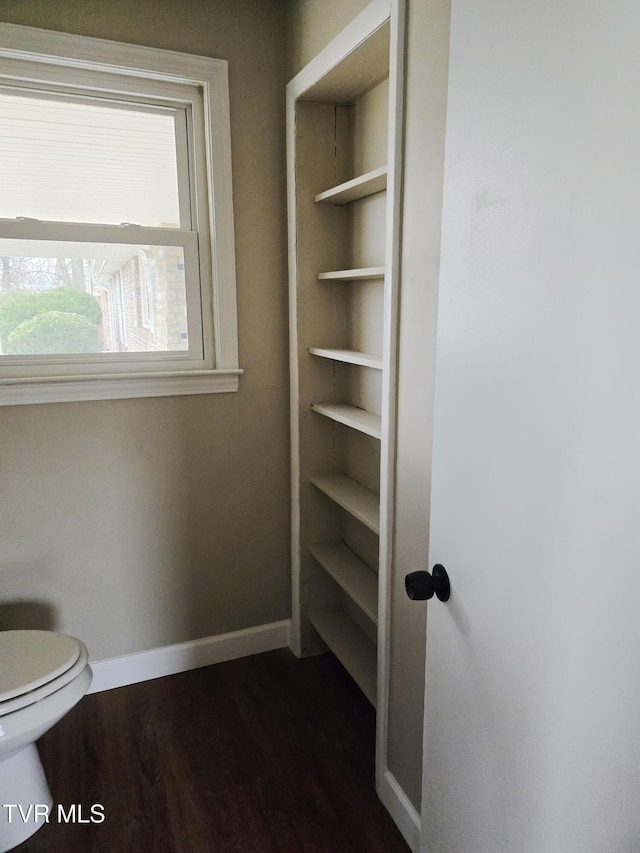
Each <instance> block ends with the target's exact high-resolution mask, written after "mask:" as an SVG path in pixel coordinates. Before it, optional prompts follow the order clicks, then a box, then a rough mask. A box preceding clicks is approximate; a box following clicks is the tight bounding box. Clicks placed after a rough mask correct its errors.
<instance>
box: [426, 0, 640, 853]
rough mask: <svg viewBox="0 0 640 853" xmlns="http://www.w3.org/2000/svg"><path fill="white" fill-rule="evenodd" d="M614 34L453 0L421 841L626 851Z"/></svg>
mask: <svg viewBox="0 0 640 853" xmlns="http://www.w3.org/2000/svg"><path fill="white" fill-rule="evenodd" d="M638 44H640V4H638V3H637V2H636V0H628V1H625V0H614V2H605V0H589V2H585V0H563V2H561V3H558V2H557V0H540V2H536V3H531V2H530V0H453V9H452V19H451V44H450V69H449V98H448V112H447V141H446V157H445V186H444V212H443V238H442V266H441V280H440V295H439V313H438V345H437V370H436V397H435V427H434V430H435V432H434V459H433V485H432V512H431V539H430V563H431V565H433V564H434V563H443V564H444V565H445V566H446V568H447V571H448V573H449V576H450V579H451V584H452V596H451V599H450V600H449V601H448V602H447V603H441V602H439V601H437V600H436V599H433V601H432V602H430V603H429V605H428V617H427V622H428V627H427V666H426V692H425V697H426V704H425V746H424V775H423V809H422V845H421V849H422V850H423V851H425V853H426V851H429V853H433V851H448V853H462V851H468V853H483V852H484V853H498V851H506V852H507V853H533V852H534V851H535V853H556V851H558V853H560V851H562V853H589V851H603V852H604V851H607V853H609V851H611V852H612V853H613V851H615V853H618V852H619V851H637V850H640V724H639V723H640V676H639V674H640V156H639V152H640V51H638Z"/></svg>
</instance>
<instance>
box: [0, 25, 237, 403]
mask: <svg viewBox="0 0 640 853" xmlns="http://www.w3.org/2000/svg"><path fill="white" fill-rule="evenodd" d="M0 58H2V59H3V60H4V61H3V65H2V72H1V73H0V82H8V81H11V82H12V83H13V84H20V85H24V86H25V87H27V88H32V87H34V86H37V87H38V88H40V89H45V90H46V88H47V86H48V85H49V86H52V87H53V86H54V85H55V86H57V87H58V88H60V87H64V89H65V90H67V89H69V90H71V91H76V92H78V93H79V94H84V93H87V94H88V96H90V95H91V92H95V91H96V89H100V88H101V89H102V90H103V91H104V92H105V93H111V92H113V93H114V98H115V99H118V98H121V99H128V100H129V102H131V103H135V102H136V98H138V99H139V101H138V102H139V103H144V101H145V99H147V100H148V99H149V98H153V99H160V100H161V101H164V102H166V103H170V102H179V103H180V104H185V105H187V109H188V110H190V113H189V114H190V117H191V131H190V132H192V137H191V139H190V144H191V153H192V154H193V156H192V157H190V158H189V168H190V169H191V170H194V171H195V174H194V175H192V178H191V179H192V186H193V187H195V198H192V200H191V206H192V211H191V212H192V219H194V220H196V221H197V227H198V231H197V232H196V231H191V232H189V231H187V230H185V229H184V227H182V228H181V229H180V230H179V231H178V230H174V229H168V228H167V229H165V228H162V229H161V228H145V227H143V226H135V225H132V226H128V225H122V226H112V225H96V226H94V225H88V224H85V223H80V224H74V223H45V222H39V221H35V222H33V221H28V220H27V221H20V220H3V221H2V235H3V236H12V237H15V238H27V239H38V238H40V239H41V238H42V235H43V234H44V235H45V236H46V235H49V236H48V239H56V236H58V237H60V238H61V239H65V240H69V235H71V234H77V235H79V237H81V238H82V239H83V240H89V241H93V240H94V239H96V238H100V239H101V240H102V241H106V242H113V243H118V242H123V243H130V244H132V245H133V244H134V243H135V242H140V243H142V242H145V238H146V237H148V238H149V242H150V243H152V244H153V243H154V241H155V244H159V245H162V244H165V245H184V246H185V263H188V262H189V261H187V255H188V254H189V257H190V262H191V263H193V262H194V255H193V253H192V252H193V240H192V238H191V237H189V240H187V238H186V237H185V235H195V240H196V246H197V247H198V248H197V249H196V251H197V258H198V260H197V263H198V265H199V275H200V295H199V298H200V311H201V316H202V335H201V340H200V341H199V342H198V341H196V343H197V346H196V349H197V348H198V347H199V353H198V354H196V356H195V358H194V349H193V347H192V346H191V341H190V350H189V351H188V352H186V354H183V353H178V354H176V353H169V354H166V353H157V354H150V353H145V354H144V357H143V358H140V359H137V358H136V357H135V356H136V354H135V353H129V354H127V355H128V356H133V357H132V358H127V359H126V360H124V359H122V358H120V359H119V358H110V355H112V354H109V353H105V354H101V355H100V357H99V358H98V359H96V356H95V355H94V356H92V357H91V358H87V359H84V358H81V357H80V358H78V357H74V358H73V362H72V363H73V364H75V365H77V370H74V372H72V373H70V372H69V364H70V363H71V362H70V359H69V357H68V356H62V357H56V356H32V357H28V358H17V359H16V358H14V359H13V363H12V364H11V365H10V364H9V360H10V359H11V358H12V357H9V356H4V357H2V358H0V362H1V366H2V369H1V372H0V405H15V404H18V403H40V402H55V401H58V402H63V401H76V400H93V399H117V398H126V397H150V396H173V395H182V394H202V393H220V392H227V391H236V390H237V389H238V378H239V375H240V374H241V373H242V371H241V370H240V368H239V365H238V342H237V312H236V287H235V239H234V229H233V200H232V179H231V137H230V115H229V86H228V65H227V62H226V61H225V60H220V59H213V58H208V57H200V56H192V55H190V54H183V53H177V52H174V51H167V50H160V49H156V48H149V47H140V46H134V45H128V44H124V43H121V42H112V41H106V40H103V39H94V38H88V37H82V36H73V35H69V34H66V33H57V32H52V31H47V30H38V29H34V28H31V27H22V26H18V25H15V24H4V23H0ZM52 91H53V88H52ZM194 92H197V95H198V97H197V98H196V97H194V95H193V93H194ZM189 93H191V94H189ZM181 214H182V211H181ZM181 218H182V216H181ZM181 226H183V223H182V222H181ZM191 227H193V225H192V226H191ZM159 234H162V238H161V239H162V240H163V243H158V235H159ZM38 235H39V237H38ZM123 237H126V238H125V239H123ZM76 239H78V238H76ZM189 241H191V243H190V247H187V245H186V243H187V242H189ZM190 298H191V299H193V293H191V296H190V294H189V291H188V293H187V299H188V300H189V299H190ZM191 332H192V318H190V321H189V334H190V338H191ZM117 355H122V354H117ZM200 355H201V357H200ZM149 356H152V357H149ZM153 356H155V358H154V357H153ZM97 362H99V366H98V367H96V364H97ZM136 362H138V363H136ZM65 364H66V368H64V367H63V365H65ZM91 365H93V367H92V366H91ZM64 369H66V371H67V372H66V373H64V372H63V370H64ZM7 370H8V371H9V372H7Z"/></svg>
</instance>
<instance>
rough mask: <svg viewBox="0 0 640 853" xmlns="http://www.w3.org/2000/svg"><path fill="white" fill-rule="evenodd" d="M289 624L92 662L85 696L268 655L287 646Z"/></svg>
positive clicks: (274, 623)
mask: <svg viewBox="0 0 640 853" xmlns="http://www.w3.org/2000/svg"><path fill="white" fill-rule="evenodd" d="M290 627H291V620H289V619H287V620H285V621H284V622H272V623H271V624H268V625H258V626H257V627H255V628H246V629H244V630H243V631H233V632H232V633H230V634H219V635H218V636H216V637H204V638H203V639H201V640H190V641H189V642H186V643H177V644H176V645H174V646H164V647H163V648H159V649H150V650H149V651H146V652H136V653H134V654H130V655H123V656H122V657H117V658H109V659H107V660H99V661H92V662H91V668H92V670H93V682H92V684H91V687H90V688H89V691H88V692H89V693H99V692H100V691H102V690H111V689H112V688H114V687H124V686H125V685H127V684H136V683H137V682H138V681H149V680H150V679H152V678H161V677H162V676H163V675H174V674H175V673H176V672H185V670H188V669H198V667H201V666H209V665H210V664H212V663H222V662H223V661H227V660H235V659H236V658H242V657H248V656H249V655H257V654H260V653H261V652H270V651H272V650H273V649H282V648H284V647H286V646H288V645H289V632H290Z"/></svg>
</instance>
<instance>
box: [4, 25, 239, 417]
mask: <svg viewBox="0 0 640 853" xmlns="http://www.w3.org/2000/svg"><path fill="white" fill-rule="evenodd" d="M0 57H1V58H2V70H1V72H0V404H15V403H20V402H28V403H31V402H46V401H49V400H58V401H59V400H80V399H108V398H114V397H131V396H157V395H168V394H191V393H206V392H217V391H229V390H236V389H237V387H238V375H239V374H240V372H241V371H240V370H239V368H238V362H237V341H236V327H237V324H236V314H235V311H236V308H235V259H234V239H233V209H232V197H231V168H230V141H229V103H228V84H227V68H226V63H225V62H222V61H220V60H214V59H207V58H203V57H193V56H188V55H184V54H177V53H173V52H169V51H159V50H153V49H149V48H140V47H132V46H128V45H123V44H118V43H115V42H103V41H101V40H97V39H84V38H79V37H76V36H68V35H66V34H62V33H49V32H45V31H42V30H31V29H29V28H25V27H18V26H13V25H10V24H0Z"/></svg>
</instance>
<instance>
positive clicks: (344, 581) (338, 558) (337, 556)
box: [309, 542, 378, 625]
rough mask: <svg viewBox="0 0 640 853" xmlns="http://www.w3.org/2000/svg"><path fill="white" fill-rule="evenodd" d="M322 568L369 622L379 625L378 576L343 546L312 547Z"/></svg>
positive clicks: (312, 551)
mask: <svg viewBox="0 0 640 853" xmlns="http://www.w3.org/2000/svg"><path fill="white" fill-rule="evenodd" d="M309 550H310V551H311V556H312V557H314V558H315V559H316V560H317V561H318V562H319V563H320V565H321V566H322V568H323V569H324V570H325V571H326V572H328V574H330V575H331V577H332V578H333V579H334V580H335V581H336V582H337V583H338V584H339V585H340V586H341V587H342V589H343V590H344V591H345V592H346V593H347V595H348V596H349V597H350V598H352V599H353V601H355V603H356V604H357V605H358V607H359V608H360V609H361V610H362V612H363V613H365V614H366V615H367V616H368V617H369V619H371V621H372V622H373V623H374V625H377V624H378V576H377V575H376V573H375V572H374V571H372V570H371V569H370V568H369V566H367V564H366V563H363V562H362V560H361V559H360V558H359V557H356V555H355V554H354V553H353V551H352V550H351V549H350V548H347V546H346V545H344V544H343V543H342V542H337V543H333V544H330V545H313V546H312V547H311V548H310V549H309Z"/></svg>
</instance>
